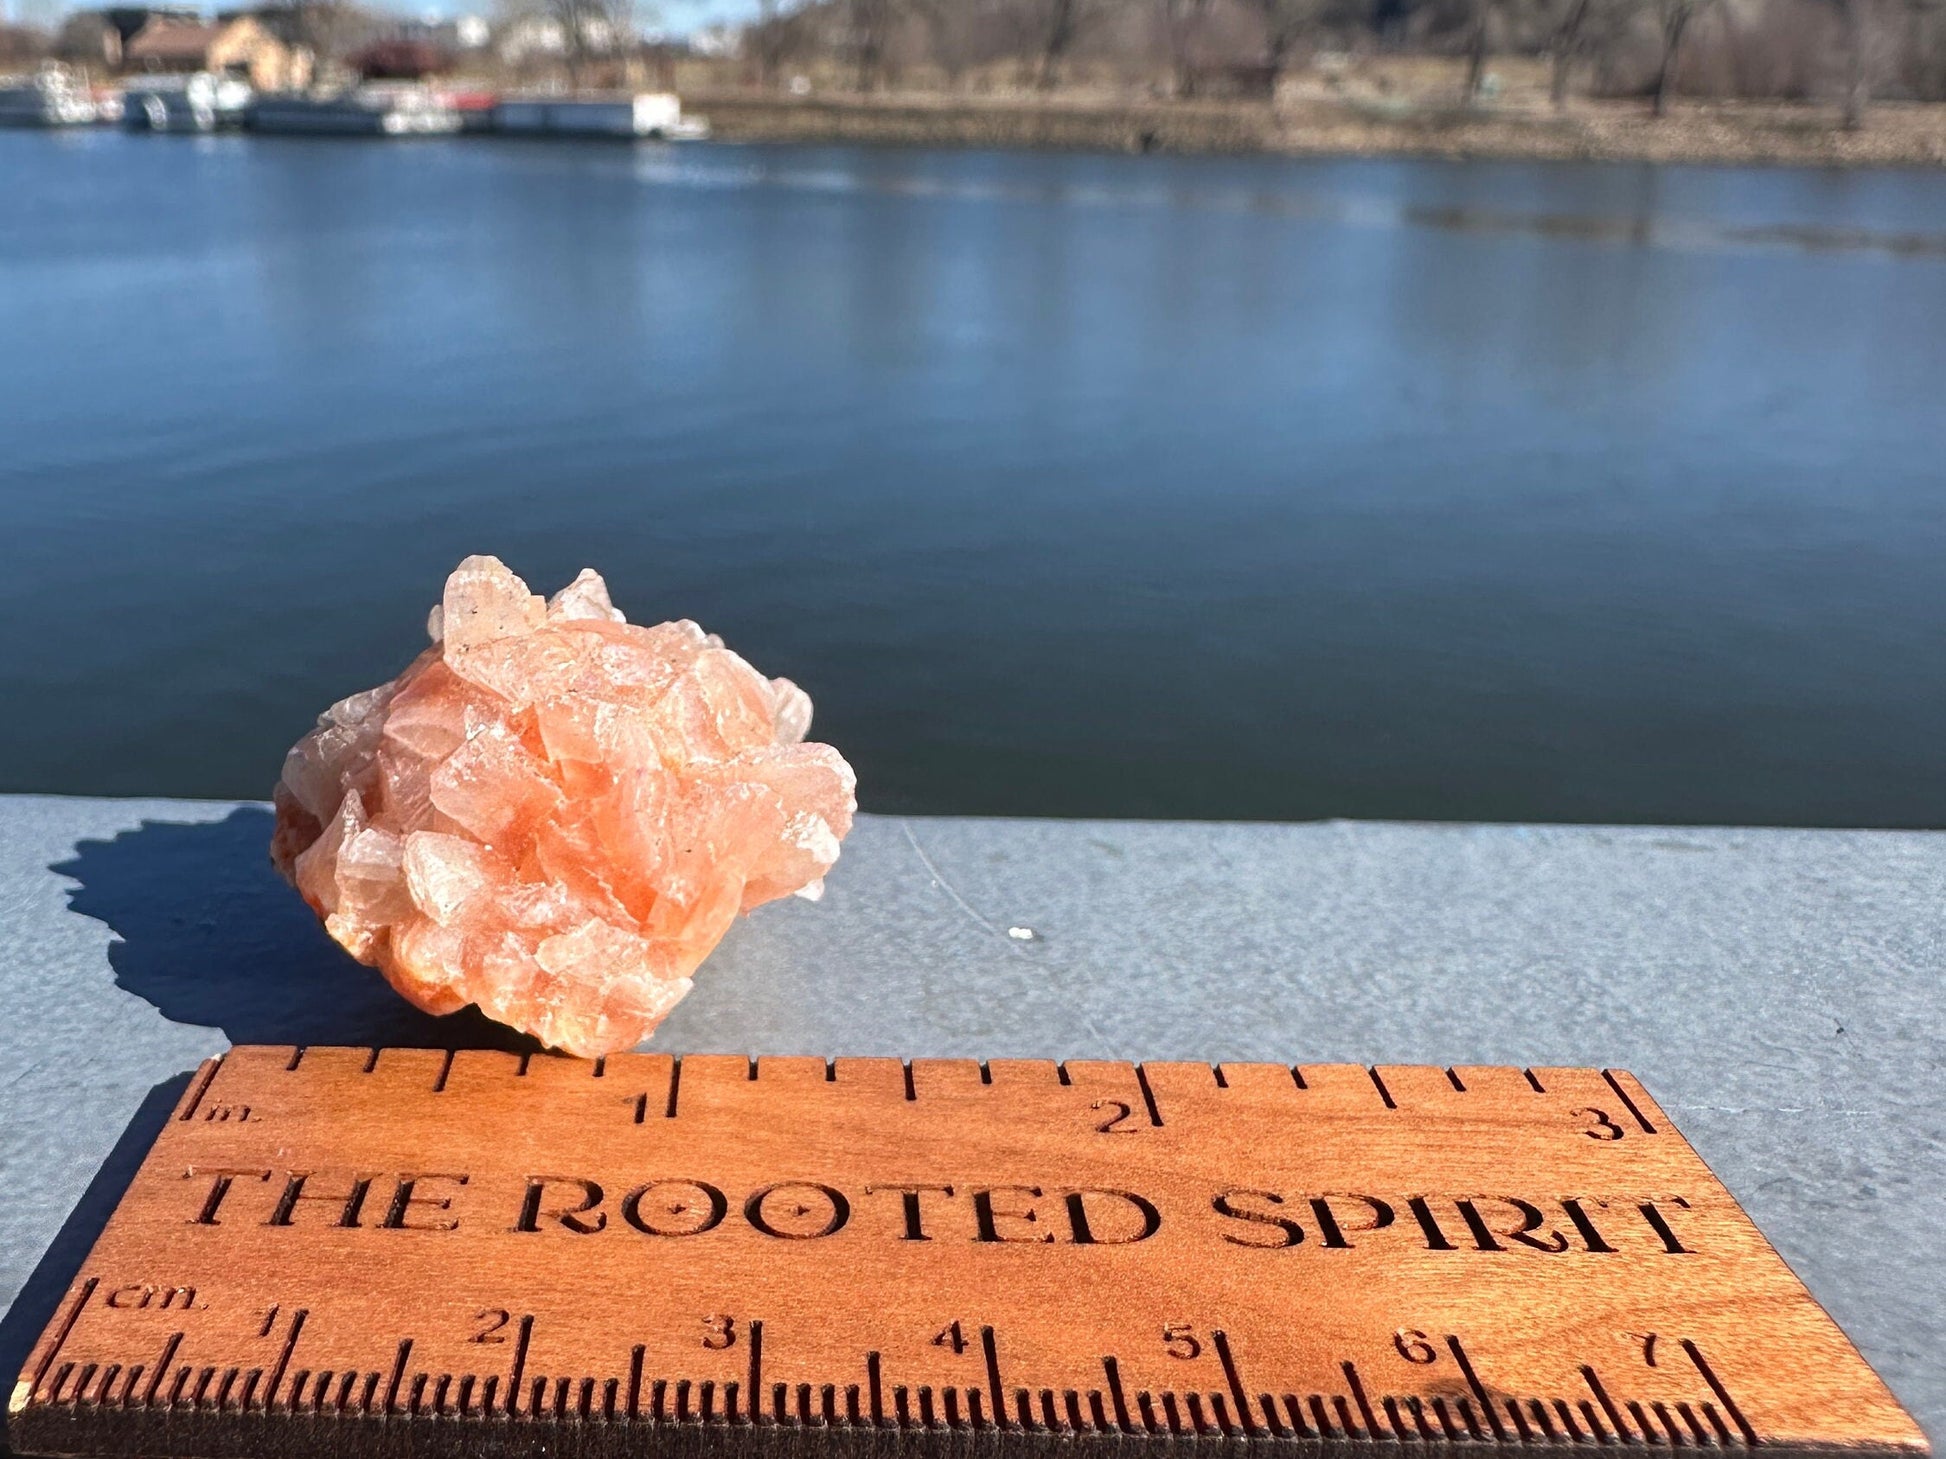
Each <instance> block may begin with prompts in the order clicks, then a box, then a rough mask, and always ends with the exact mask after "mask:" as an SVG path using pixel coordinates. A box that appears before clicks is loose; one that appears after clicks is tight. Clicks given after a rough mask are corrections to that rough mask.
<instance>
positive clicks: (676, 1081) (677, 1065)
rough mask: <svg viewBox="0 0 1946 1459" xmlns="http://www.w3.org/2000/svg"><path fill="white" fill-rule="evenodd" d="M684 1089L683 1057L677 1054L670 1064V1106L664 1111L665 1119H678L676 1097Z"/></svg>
mask: <svg viewBox="0 0 1946 1459" xmlns="http://www.w3.org/2000/svg"><path fill="white" fill-rule="evenodd" d="M681 1089H682V1055H681V1054H677V1055H676V1057H675V1058H674V1059H673V1060H672V1061H671V1062H670V1064H669V1105H668V1108H666V1109H665V1110H663V1112H662V1117H663V1118H664V1119H670V1120H673V1119H674V1118H675V1117H676V1095H677V1093H678V1092H679V1091H680V1090H681Z"/></svg>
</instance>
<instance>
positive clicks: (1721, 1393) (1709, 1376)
mask: <svg viewBox="0 0 1946 1459" xmlns="http://www.w3.org/2000/svg"><path fill="white" fill-rule="evenodd" d="M1682 1350H1683V1351H1684V1352H1685V1353H1687V1354H1688V1355H1689V1361H1690V1362H1692V1363H1694V1364H1695V1365H1696V1371H1697V1372H1698V1373H1701V1374H1702V1375H1703V1381H1704V1382H1705V1383H1707V1384H1709V1386H1710V1392H1712V1393H1714V1394H1715V1395H1716V1398H1717V1402H1719V1403H1721V1404H1722V1405H1723V1411H1724V1412H1725V1413H1727V1414H1729V1416H1730V1420H1731V1422H1733V1423H1734V1424H1736V1426H1737V1428H1738V1429H1739V1430H1741V1431H1742V1433H1743V1441H1744V1442H1745V1443H1746V1444H1749V1445H1751V1446H1752V1447H1753V1448H1754V1447H1755V1446H1756V1445H1758V1444H1760V1443H1762V1442H1763V1441H1762V1440H1761V1439H1759V1438H1758V1437H1757V1431H1756V1429H1754V1428H1752V1427H1751V1425H1750V1420H1749V1419H1747V1418H1745V1417H1744V1416H1743V1410H1742V1409H1741V1408H1738V1407H1737V1401H1736V1400H1735V1399H1734V1398H1732V1397H1730V1390H1729V1389H1727V1388H1725V1387H1724V1386H1723V1380H1722V1379H1721V1378H1719V1377H1717V1376H1716V1371H1715V1370H1714V1369H1713V1368H1711V1367H1710V1365H1709V1363H1708V1361H1707V1360H1706V1359H1705V1358H1704V1357H1703V1350H1702V1349H1701V1348H1699V1347H1697V1346H1696V1344H1695V1343H1693V1342H1691V1341H1690V1340H1689V1339H1688V1338H1684V1339H1683V1340H1682Z"/></svg>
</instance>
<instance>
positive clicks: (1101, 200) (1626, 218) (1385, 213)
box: [634, 149, 1946, 258]
mask: <svg viewBox="0 0 1946 1459" xmlns="http://www.w3.org/2000/svg"><path fill="white" fill-rule="evenodd" d="M695 157H696V154H695V152H694V150H691V151H689V152H688V153H687V154H685V152H683V151H678V150H676V149H666V150H658V151H656V152H653V153H650V154H648V155H646V156H644V157H643V158H642V160H640V161H639V162H638V163H637V165H636V167H635V169H634V175H635V176H636V177H637V178H638V179H640V180H641V181H643V182H646V183H652V184H657V185H660V186H666V187H697V188H750V187H780V188H795V189H799V190H803V191H808V192H829V193H859V192H874V193H884V194H886V195H888V196H892V197H909V198H950V199H955V200H959V201H967V202H990V203H1028V204H1040V205H1044V206H1056V207H1099V208H1167V209H1170V210H1172V211H1178V212H1180V211H1185V210H1188V211H1194V212H1232V213H1254V214H1259V215H1262V216H1265V217H1277V218H1294V219H1304V220H1307V221H1313V222H1326V223H1335V224H1338V225H1340V226H1343V227H1349V228H1398V227H1416V228H1444V229H1450V230H1452V231H1454V232H1462V233H1528V234H1534V235H1537V236H1539V237H1544V238H1577V239H1585V240H1589V241H1595V242H1609V243H1629V244H1636V245H1641V246H1647V247H1656V248H1680V249H1709V248H1731V249H1737V248H1802V249H1816V250H1829V251H1842V250H1847V249H1852V250H1859V251H1865V252H1871V251H1879V252H1885V253H1893V254H1904V255H1911V256H1920V257H1933V258H1946V231H1942V232H1923V233H1910V232H1898V231H1883V230H1879V229H1874V228H1869V227H1851V226H1840V225H1829V224H1817V223H1802V222H1797V223H1787V222H1778V223H1769V224H1757V225H1737V224H1731V223H1723V222H1716V221H1712V220H1709V219H1702V218H1689V219H1685V218H1679V217H1678V218H1664V217H1658V216H1657V215H1656V214H1655V212H1654V211H1653V210H1652V209H1651V208H1644V209H1643V210H1641V211H1637V212H1633V213H1628V214H1623V213H1528V212H1503V211H1499V210H1496V209H1494V208H1491V207H1482V206H1470V205H1463V204H1447V205H1424V204H1418V203H1412V202H1409V201H1396V202H1386V201H1379V200H1374V199H1370V198H1361V197H1357V196H1348V195H1344V194H1341V193H1333V192H1324V191H1318V192H1312V191H1307V190H1305V189H1304V188H1302V187H1295V188H1293V187H1289V186H1286V187H1284V188H1282V189H1279V190H1272V189H1268V188H1264V187H1256V188H1249V189H1245V188H1227V189H1226V188H1197V187H1175V188H1161V187H1142V186H1139V185H1129V186H1122V187H1106V186H1099V185H1087V184H1079V183H1074V182H1071V181H1048V180H1043V181H1040V182H1038V183H1035V182H1022V183H1015V184H1011V185H1010V184H1007V183H1004V182H973V181H967V180H964V179H961V178H957V177H952V176H944V177H942V176H932V175H926V174H923V173H913V172H900V173H896V174H872V173H866V172H861V171H857V170H846V169H835V168H804V167H794V166H791V165H789V164H788V163H787V162H786V163H782V164H779V163H776V162H775V161H770V162H743V161H741V160H740V159H737V158H735V157H734V156H732V157H730V158H727V159H726V158H725V156H724V153H723V152H721V151H718V152H713V153H710V154H707V155H706V156H705V157H703V158H702V159H701V160H694V159H695ZM1402 165H1410V164H1402ZM1557 170H1559V169H1557ZM1643 171H1647V169H1643Z"/></svg>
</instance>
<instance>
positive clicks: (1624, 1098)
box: [1601, 1069, 1656, 1135]
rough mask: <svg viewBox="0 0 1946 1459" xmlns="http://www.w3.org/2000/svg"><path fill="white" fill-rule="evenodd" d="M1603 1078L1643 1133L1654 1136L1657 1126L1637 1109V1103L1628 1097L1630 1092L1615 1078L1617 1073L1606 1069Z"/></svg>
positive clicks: (1602, 1073)
mask: <svg viewBox="0 0 1946 1459" xmlns="http://www.w3.org/2000/svg"><path fill="white" fill-rule="evenodd" d="M1601 1077H1602V1078H1603V1079H1605V1080H1607V1081H1608V1087H1609V1088H1610V1089H1612V1090H1614V1091H1615V1098H1617V1099H1619V1100H1620V1101H1621V1102H1622V1107H1623V1108H1624V1109H1626V1110H1627V1111H1628V1112H1629V1113H1630V1114H1631V1115H1633V1116H1634V1117H1635V1123H1636V1124H1638V1125H1640V1126H1641V1127H1642V1133H1643V1134H1645V1135H1653V1134H1654V1133H1655V1132H1656V1130H1655V1126H1654V1125H1652V1124H1650V1123H1649V1121H1648V1117H1647V1116H1646V1115H1644V1114H1643V1113H1642V1111H1641V1110H1640V1109H1638V1108H1637V1107H1636V1104H1635V1101H1634V1100H1632V1099H1630V1098H1629V1097H1628V1091H1627V1090H1626V1089H1624V1088H1622V1085H1621V1081H1620V1080H1618V1079H1617V1078H1616V1077H1615V1071H1614V1070H1613V1069H1604V1070H1602V1071H1601Z"/></svg>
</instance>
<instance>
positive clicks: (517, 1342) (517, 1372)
mask: <svg viewBox="0 0 1946 1459" xmlns="http://www.w3.org/2000/svg"><path fill="white" fill-rule="evenodd" d="M533 1338H534V1315H533V1314H532V1313H531V1312H530V1313H527V1314H526V1315H524V1316H523V1317H522V1318H521V1319H520V1335H519V1336H518V1337H516V1338H515V1339H514V1361H513V1367H512V1369H511V1370H510V1371H509V1373H508V1375H507V1416H508V1417H509V1418H511V1417H513V1416H514V1415H515V1414H517V1413H519V1412H520V1379H521V1376H522V1374H524V1373H525V1372H526V1370H527V1345H528V1344H529V1343H530V1342H532V1341H533ZM487 1381H488V1382H489V1383H490V1382H492V1381H493V1380H492V1379H490V1378H489V1379H488V1380H487Z"/></svg>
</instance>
